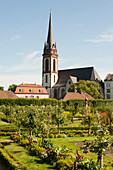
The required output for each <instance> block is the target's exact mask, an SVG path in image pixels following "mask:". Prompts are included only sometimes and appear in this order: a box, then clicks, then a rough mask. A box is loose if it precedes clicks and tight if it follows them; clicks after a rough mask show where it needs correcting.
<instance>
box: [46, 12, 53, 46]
mask: <svg viewBox="0 0 113 170" xmlns="http://www.w3.org/2000/svg"><path fill="white" fill-rule="evenodd" d="M47 44H48V45H49V47H50V48H52V47H53V44H54V40H53V29H52V15H51V12H50V18H49V29H48V37H47Z"/></svg>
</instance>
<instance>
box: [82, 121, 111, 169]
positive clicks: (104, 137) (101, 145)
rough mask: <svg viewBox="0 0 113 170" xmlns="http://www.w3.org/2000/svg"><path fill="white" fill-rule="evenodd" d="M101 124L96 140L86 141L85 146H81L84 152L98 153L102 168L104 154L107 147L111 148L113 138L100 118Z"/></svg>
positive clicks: (98, 162) (99, 164) (98, 160)
mask: <svg viewBox="0 0 113 170" xmlns="http://www.w3.org/2000/svg"><path fill="white" fill-rule="evenodd" d="M98 122H99V126H98V130H97V138H96V139H95V140H94V141H92V142H91V141H90V142H87V141H86V140H85V141H84V142H85V143H84V146H83V147H81V149H83V152H84V153H88V151H90V152H92V153H96V154H97V165H98V166H100V168H103V155H104V152H105V150H106V149H108V148H109V146H110V144H111V141H112V140H111V139H110V137H109V136H108V131H107V129H106V127H104V126H103V125H101V124H100V120H98Z"/></svg>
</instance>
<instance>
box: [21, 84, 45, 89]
mask: <svg viewBox="0 0 113 170" xmlns="http://www.w3.org/2000/svg"><path fill="white" fill-rule="evenodd" d="M18 87H40V88H41V87H43V86H40V85H38V84H20V85H18Z"/></svg>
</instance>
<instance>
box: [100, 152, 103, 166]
mask: <svg viewBox="0 0 113 170" xmlns="http://www.w3.org/2000/svg"><path fill="white" fill-rule="evenodd" d="M100 168H103V155H101V156H100Z"/></svg>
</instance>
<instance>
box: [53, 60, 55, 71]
mask: <svg viewBox="0 0 113 170" xmlns="http://www.w3.org/2000/svg"><path fill="white" fill-rule="evenodd" d="M55 70H56V64H55V59H54V60H53V71H55Z"/></svg>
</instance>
